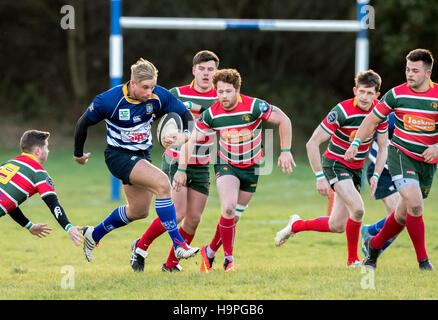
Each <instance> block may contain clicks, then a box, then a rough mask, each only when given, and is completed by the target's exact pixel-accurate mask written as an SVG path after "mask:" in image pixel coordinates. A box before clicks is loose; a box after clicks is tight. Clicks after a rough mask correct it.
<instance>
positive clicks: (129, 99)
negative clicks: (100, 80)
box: [123, 82, 141, 103]
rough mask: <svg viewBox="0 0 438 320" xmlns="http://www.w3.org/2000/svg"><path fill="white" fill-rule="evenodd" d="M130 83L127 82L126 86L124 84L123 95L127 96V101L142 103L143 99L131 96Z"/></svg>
mask: <svg viewBox="0 0 438 320" xmlns="http://www.w3.org/2000/svg"><path fill="white" fill-rule="evenodd" d="M128 83H129V82H127V83H126V84H125V85H124V86H123V95H124V96H125V99H126V101H128V102H130V103H141V101H139V100H136V99H133V98H132V97H130V96H129V95H128Z"/></svg>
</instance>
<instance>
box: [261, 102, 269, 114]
mask: <svg viewBox="0 0 438 320" xmlns="http://www.w3.org/2000/svg"><path fill="white" fill-rule="evenodd" d="M259 108H260V111H261V112H262V113H265V112H268V110H269V105H268V104H267V103H266V102H260V104H259Z"/></svg>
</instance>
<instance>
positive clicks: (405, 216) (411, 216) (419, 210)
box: [345, 49, 438, 270]
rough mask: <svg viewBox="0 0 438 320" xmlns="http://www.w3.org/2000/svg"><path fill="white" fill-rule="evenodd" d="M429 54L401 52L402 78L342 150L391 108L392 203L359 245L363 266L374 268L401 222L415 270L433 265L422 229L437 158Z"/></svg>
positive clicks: (437, 96)
mask: <svg viewBox="0 0 438 320" xmlns="http://www.w3.org/2000/svg"><path fill="white" fill-rule="evenodd" d="M433 61H434V60H433V56H432V53H431V52H430V51H429V50H426V49H415V50H412V51H411V52H409V53H408V55H407V56H406V69H405V75H406V82H405V83H403V84H401V85H399V86H397V87H395V88H392V89H391V90H389V91H388V92H387V93H386V94H385V95H384V96H383V98H382V99H381V101H380V102H379V103H378V104H377V105H376V107H375V108H374V109H373V112H372V113H370V114H369V115H368V116H367V117H366V119H365V120H364V121H363V123H362V125H361V126H360V128H359V130H358V133H357V136H356V140H355V141H356V143H355V145H353V146H351V147H350V148H349V150H348V151H347V152H346V154H345V158H346V159H347V160H351V159H353V158H354V157H355V155H356V154H357V152H358V148H361V146H362V141H364V139H365V137H367V136H368V135H369V134H370V133H371V132H372V130H373V128H374V127H375V126H376V125H378V124H379V123H381V122H382V121H385V119H386V117H387V115H388V114H390V113H391V112H394V114H395V129H394V135H393V137H392V139H391V142H390V146H389V150H388V164H389V172H390V174H391V176H392V180H393V182H394V184H395V186H396V188H397V190H398V192H399V193H400V196H401V197H400V200H399V202H398V204H397V208H396V210H395V211H394V212H392V213H391V214H390V215H389V217H388V218H387V219H386V221H385V224H384V226H383V228H382V230H381V231H380V232H379V233H378V234H377V235H376V236H374V237H372V238H369V239H368V240H367V241H366V243H365V245H366V247H367V251H368V255H367V256H366V257H365V259H364V260H363V264H364V266H365V267H368V268H371V269H375V268H376V266H377V258H378V256H379V253H380V251H381V248H382V246H383V245H384V244H385V243H386V242H387V241H388V240H389V239H391V238H392V237H394V236H397V235H398V234H399V233H400V232H401V231H402V230H403V229H404V227H405V226H406V229H407V230H408V233H409V237H410V238H411V240H412V244H413V246H414V249H415V253H416V256H417V262H418V265H419V268H420V270H433V269H434V268H433V266H432V264H431V262H430V261H429V258H428V255H427V252H426V245H425V232H424V221H423V211H424V199H426V198H427V196H428V194H429V192H430V188H431V186H432V182H433V177H434V174H435V171H436V164H437V163H438V145H437V144H438V128H437V125H436V124H437V123H438V85H437V84H436V83H434V82H432V81H431V74H432V67H433Z"/></svg>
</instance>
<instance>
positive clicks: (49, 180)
mask: <svg viewBox="0 0 438 320" xmlns="http://www.w3.org/2000/svg"><path fill="white" fill-rule="evenodd" d="M46 183H47V184H48V185H49V186H50V187H52V188H53V189H55V184H54V183H53V180H52V178H50V177H47V178H46Z"/></svg>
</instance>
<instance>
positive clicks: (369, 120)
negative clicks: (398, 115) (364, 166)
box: [344, 112, 382, 162]
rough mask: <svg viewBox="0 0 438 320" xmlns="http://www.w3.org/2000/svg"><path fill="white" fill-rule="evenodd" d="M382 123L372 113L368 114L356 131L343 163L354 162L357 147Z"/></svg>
mask: <svg viewBox="0 0 438 320" xmlns="http://www.w3.org/2000/svg"><path fill="white" fill-rule="evenodd" d="M380 122H382V119H380V118H379V117H377V116H376V115H375V114H374V113H372V112H371V113H369V114H368V115H367V116H366V117H365V119H364V120H363V121H362V124H361V125H360V127H359V129H358V130H357V133H356V137H355V139H354V141H353V143H352V144H351V145H350V147H349V148H348V149H347V151H346V152H345V155H344V159H345V161H349V162H351V161H354V157H355V156H356V155H357V152H358V147H359V145H360V143H361V142H362V141H364V140H365V139H366V138H367V137H370V136H372V134H373V132H374V129H375V128H376V127H377V125H378V124H379V123H380Z"/></svg>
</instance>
